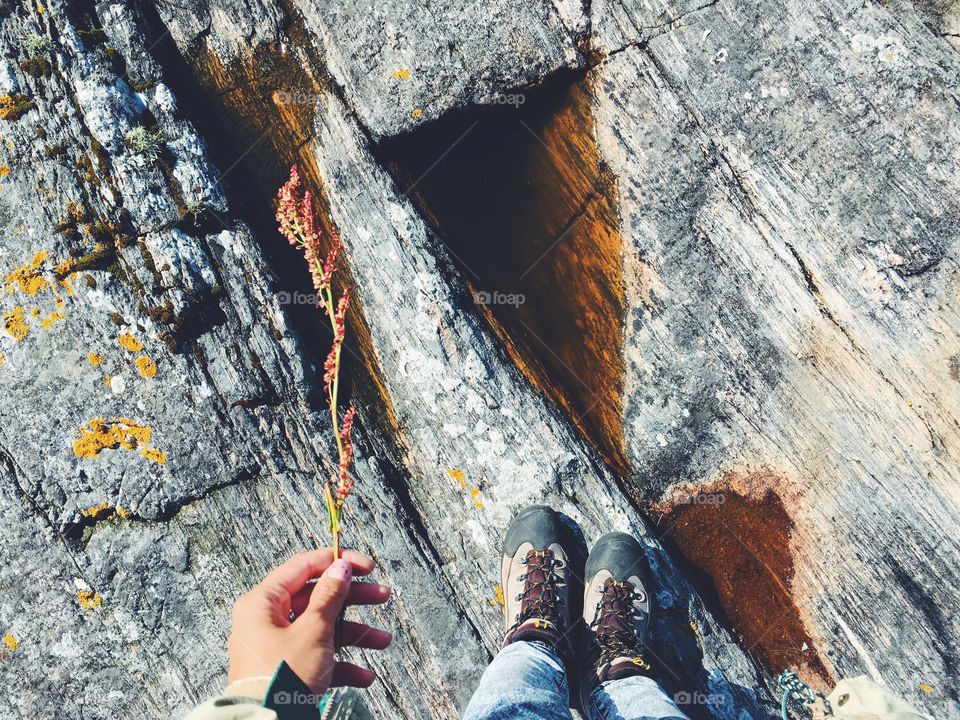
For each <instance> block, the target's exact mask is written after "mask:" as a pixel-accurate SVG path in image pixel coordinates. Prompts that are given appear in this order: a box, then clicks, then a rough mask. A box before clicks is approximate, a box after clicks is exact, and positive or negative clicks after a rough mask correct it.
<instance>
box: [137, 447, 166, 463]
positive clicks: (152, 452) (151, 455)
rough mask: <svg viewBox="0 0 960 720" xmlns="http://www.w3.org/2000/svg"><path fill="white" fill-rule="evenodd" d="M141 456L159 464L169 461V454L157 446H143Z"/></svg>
mask: <svg viewBox="0 0 960 720" xmlns="http://www.w3.org/2000/svg"><path fill="white" fill-rule="evenodd" d="M140 456H141V457H144V458H146V459H147V460H149V461H150V462H155V463H156V464H157V465H163V464H165V463H166V462H167V454H166V453H165V452H161V451H160V450H157V449H156V448H143V450H141V451H140Z"/></svg>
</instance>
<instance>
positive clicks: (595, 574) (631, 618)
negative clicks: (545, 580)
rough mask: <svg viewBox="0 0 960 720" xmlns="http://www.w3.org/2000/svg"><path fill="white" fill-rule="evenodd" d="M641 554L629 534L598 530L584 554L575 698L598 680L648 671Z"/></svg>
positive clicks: (645, 580)
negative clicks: (578, 685) (579, 674)
mask: <svg viewBox="0 0 960 720" xmlns="http://www.w3.org/2000/svg"><path fill="white" fill-rule="evenodd" d="M648 577H649V574H648V570H647V559H646V555H645V554H644V552H643V549H642V548H641V547H640V543H638V542H637V541H636V540H635V539H634V538H633V537H631V536H630V535H627V534H625V533H609V534H607V535H604V536H603V537H602V538H600V539H599V540H598V541H597V544H596V545H594V546H593V550H592V551H591V552H590V555H589V557H588V558H587V566H586V569H585V572H584V581H583V582H584V589H583V624H584V629H583V643H582V648H581V653H580V661H581V663H582V664H583V678H582V682H581V699H582V701H583V702H584V705H585V706H586V704H587V700H589V697H590V693H591V692H593V689H594V688H596V687H597V685H599V684H600V683H602V682H606V681H607V680H619V679H621V678H625V677H631V676H633V675H649V674H650V664H649V663H648V662H647V661H646V660H645V659H644V657H643V654H642V651H643V649H644V642H645V639H646V635H647V628H648V627H649V625H650V610H651V604H650V596H649V594H648V590H647V589H648V588H649V587H650V583H649V580H648Z"/></svg>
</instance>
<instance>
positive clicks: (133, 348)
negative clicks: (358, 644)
mask: <svg viewBox="0 0 960 720" xmlns="http://www.w3.org/2000/svg"><path fill="white" fill-rule="evenodd" d="M117 340H118V341H119V343H120V346H121V347H122V348H123V349H124V350H126V351H128V352H140V351H141V350H143V343H142V342H140V341H139V340H137V339H136V338H135V337H134V336H133V335H131V334H130V333H123V334H121V335H120V337H119V338H117Z"/></svg>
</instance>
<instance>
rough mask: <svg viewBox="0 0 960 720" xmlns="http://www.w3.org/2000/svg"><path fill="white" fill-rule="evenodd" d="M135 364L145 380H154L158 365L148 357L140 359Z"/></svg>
mask: <svg viewBox="0 0 960 720" xmlns="http://www.w3.org/2000/svg"><path fill="white" fill-rule="evenodd" d="M133 364H134V365H136V366H137V370H139V371H140V374H141V375H143V376H144V377H145V378H152V377H153V376H155V375H156V374H157V364H156V363H155V362H154V361H153V360H151V359H150V358H149V357H147V356H146V355H141V356H140V357H138V358H137V359H136V360H134V361H133Z"/></svg>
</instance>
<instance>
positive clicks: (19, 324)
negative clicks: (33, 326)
mask: <svg viewBox="0 0 960 720" xmlns="http://www.w3.org/2000/svg"><path fill="white" fill-rule="evenodd" d="M3 329H4V330H6V331H7V334H8V335H10V337H12V338H13V339H14V340H23V339H24V338H25V337H26V336H27V333H29V332H30V326H29V325H27V321H26V320H25V319H24V311H23V305H17V307H15V308H14V309H13V310H11V311H10V312H8V313H4V315H3Z"/></svg>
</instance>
